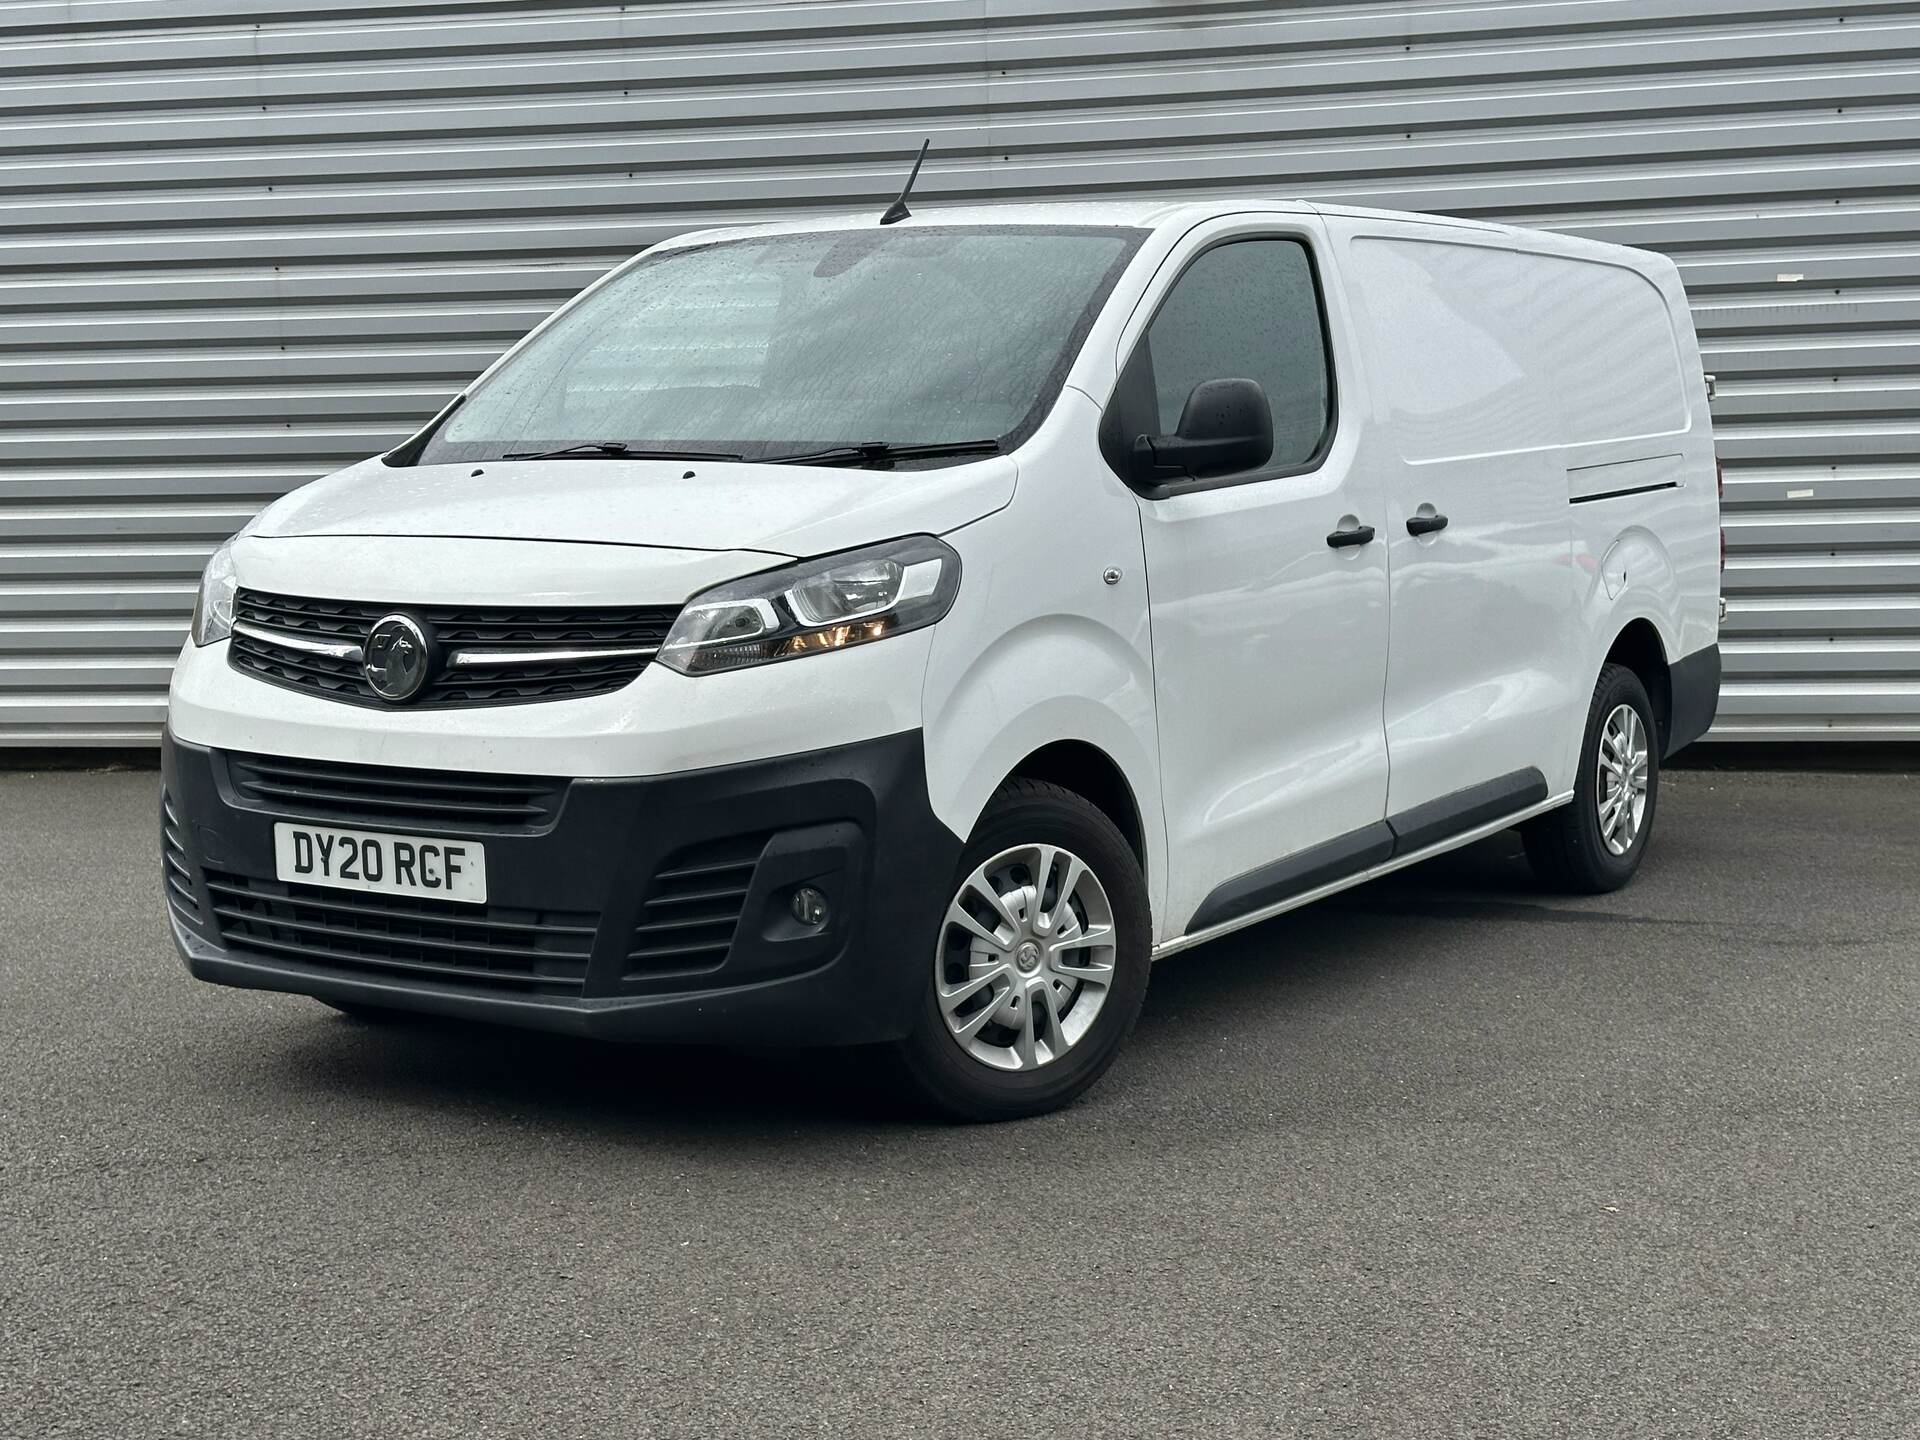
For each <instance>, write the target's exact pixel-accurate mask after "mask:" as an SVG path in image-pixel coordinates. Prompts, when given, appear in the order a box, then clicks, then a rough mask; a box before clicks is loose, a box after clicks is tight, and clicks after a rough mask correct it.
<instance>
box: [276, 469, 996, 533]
mask: <svg viewBox="0 0 1920 1440" xmlns="http://www.w3.org/2000/svg"><path fill="white" fill-rule="evenodd" d="M688 471H692V472H693V475H692V478H687V472H688ZM1014 474H1015V470H1014V465H1013V462H1012V461H1011V460H1008V459H1006V458H1005V457H1003V456H992V457H989V458H987V459H986V460H984V461H981V462H977V463H973V464H958V465H952V466H946V467H942V468H939V469H932V470H841V469H831V468H826V467H822V466H817V465H749V464H740V463H728V462H722V461H702V460H673V461H666V460H601V459H593V460H509V461H489V462H485V463H482V464H477V465H430V466H411V467H402V466H389V465H387V464H385V463H383V462H382V461H380V460H378V459H373V460H364V461H362V462H361V463H360V464H358V465H353V466H349V467H348V468H347V469H345V470H341V471H338V472H337V473H335V474H333V475H329V476H327V477H326V478H325V479H322V480H316V481H314V482H313V483H312V484H311V485H307V486H304V487H302V488H301V489H299V490H296V491H294V492H293V493H292V494H291V495H288V496H286V497H285V498H284V499H282V500H280V501H279V502H277V503H276V504H274V505H272V506H270V507H269V508H268V510H267V511H266V513H265V514H264V515H263V516H262V517H261V520H260V523H259V525H258V527H257V528H256V529H255V531H254V534H255V535H257V536H259V537H261V538H273V537H292V536H403V535H404V536H437V537H449V538H465V539H487V540H562V541H583V542H593V543H597V544H602V545H645V546H654V547H660V548H663V549H671V550H727V551H736V550H755V551H762V552H767V553H771V554H776V555H789V556H796V557H799V556H807V555H820V554H825V553H828V552H830V551H834V550H846V549H851V548H853V547H854V546H856V545H865V544H869V543H872V542H874V541H878V540H888V539H891V538H893V537H894V536H896V535H912V534H939V533H941V532H943V531H946V530H951V529H954V528H955V527H956V526H960V525H964V524H966V523H968V522H969V521H971V520H977V519H979V518H980V517H981V516H982V515H987V514H990V513H992V512H993V511H995V510H998V509H1000V508H1002V507H1003V506H1005V505H1006V504H1007V502H1008V501H1009V500H1011V499H1012V498H1013V482H1014Z"/></svg>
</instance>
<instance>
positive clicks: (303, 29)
mask: <svg viewBox="0 0 1920 1440" xmlns="http://www.w3.org/2000/svg"><path fill="white" fill-rule="evenodd" d="M1917 81H1920V3H1887V0H1879V3H1876V0H1793V3H1787V0H1499V3H1493V0H1488V3H1474V0H1460V3H1448V4H1421V3H1407V0H1394V3H1373V4H1351V3H1349V4H1323V3H1300V4H1288V5H1276V4H1255V3H1235V0H1195V3H1174V0H965V3H962V0H857V3H855V0H847V3H830V4H778V3H773V4H760V5H735V4H714V5H649V4H627V5H614V4H596V5H580V4H573V5H566V4H557V3H539V0H521V3H510V0H340V3H333V4H320V3H306V0H11V3H9V0H0V335H3V336H4V337H5V338H4V343H0V743H7V742H12V743H27V744H68V743H87V742H100V743H129V742H144V741H147V740H150V739H152V738H153V737H154V735H155V734H156V731H157V727H158V726H159V723H160V720H161V714H162V704H163V695H164V688H165V684H166V677H167V670H168V666H169V664H170V662H171V658H172V655H173V652H174V651H175V650H176V649H177V647H178V645H179V643H180V640H181V637H182V633H183V629H184V624H185V617H186V615H187V612H188V609H189V607H190V604H191V596H192V590H193V586H194V582H195V577H196V575H197V573H198V571H199V568H200V566H201V563H202V562H203V560H204V559H205V557H206V555H207V553H208V551H209V550H210V549H211V548H212V546H213V545H214V544H215V543H216V542H217V541H218V540H219V539H220V538H221V537H222V536H224V535H226V534H228V533H229V532H231V531H232V530H234V529H235V528H237V527H238V526H239V525H241V524H242V523H243V522H244V521H245V520H246V518H247V517H248V515H249V514H251V513H252V511H253V510H254V509H255V508H256V507H258V506H259V505H260V504H261V503H262V502H263V501H265V500H266V499H268V498H269V497H271V496H273V495H276V494H278V493H280V492H281V491H283V490H285V489H287V488H288V487H290V486H293V485H295V484H298V483H299V482H300V481H302V480H304V479H307V478H309V477H311V476H314V475H317V474H320V473H323V472H324V471H326V470H328V469H331V468H333V467H335V466H337V465H339V464H341V463H344V462H346V461H350V460H353V459H356V458H358V457H360V456H362V455H365V454H367V453H369V452H371V451H374V450H376V449H379V448H382V447H384V446H386V445H387V444H388V443H389V442H391V441H393V440H395V439H396V438H398V437H399V436H401V435H402V434H404V433H406V432H407V431H408V430H409V429H410V428H412V427H413V426H414V425H415V423H416V422H417V421H418V420H419V419H420V418H421V417H423V416H425V415H426V414H427V413H428V412H430V411H432V410H433V409H434V408H435V407H436V406H437V405H438V404H439V403H440V402H441V400H442V398H443V397H445V396H446V395H447V394H449V393H450V392H451V391H452V390H453V389H454V388H455V387H456V386H457V385H458V383H459V382H460V381H461V380H463V379H464V378H465V377H467V376H469V375H471V374H472V373H473V372H474V371H476V370H478V369H479V368H480V367H481V366H482V365H483V364H485V363H486V361H487V360H488V359H489V358H490V357H491V356H492V355H494V354H495V353H496V352H497V351H498V350H499V349H500V348H501V347H503V346H504V345H505V344H507V343H508V342H509V341H510V340H512V339H513V338H514V337H515V336H517V335H519V334H520V333H521V332H522V331H524V330H525V329H526V328H527V327H528V326H530V325H531V324H533V322H534V321H535V320H537V319H538V318H539V317H540V316H542V315H543V314H545V313H546V312H547V311H548V310H549V309H550V308H551V307H552V306H553V305H555V304H556V303H557V302H559V301H560V300H561V299H563V298H564V297H566V296H567V295H569V294H570V293H572V292H573V291H574V290H576V289H578V288H579V287H580V286H581V285H583V284H584V283H585V282H586V281H588V280H589V279H591V278H592V277H593V276H594V275H596V274H597V273H599V272H600V271H601V270H602V269H603V268H604V267H606V266H607V265H609V264H611V263H612V262H613V261H615V260H617V259H619V258H621V257H624V256H625V255H627V254H629V253H631V252H632V251H634V250H636V249H638V248H640V247H642V246H644V245H646V244H647V243H648V242H650V241H652V240H654V239H656V238H657V237H660V236H663V235H667V234H670V233H673V232H675V231H678V230H683V229H688V228H691V227H694V226H698V225H704V224H709V223H712V222H715V221H718V220H723V219H733V218H739V217H751V216H776V215H783V214H789V213H795V212H799V211H803V210H808V209H818V208H822V207H845V206H868V207H870V206H875V205H877V204H879V203H880V202H881V200H882V199H883V197H884V196H886V195H887V194H889V193H890V192H891V190H892V189H893V188H894V187H895V186H896V185H897V183H898V179H899V177H900V174H901V171H902V169H903V167H904V164H905V162H906V159H907V157H908V155H909V154H910V152H911V151H912V149H913V148H914V147H915V146H916V145H917V144H918V142H919V140H920V138H921V137H922V136H926V135H931V136H932V137H933V139H934V154H933V158H932V159H931V160H930V161H929V163H928V167H927V170H926V173H925V174H924V175H923V176H922V179H921V183H920V190H921V192H922V193H923V194H924V195H927V196H928V197H930V198H931V197H967V198H980V197H992V196H1008V197H1032V196H1066V195H1076V194H1089V195H1091V194H1102V193H1108V192H1112V191H1117V190H1147V191H1155V192H1162V193H1168V194H1173V193H1184V194H1203V193H1206V192H1209V191H1234V190H1239V191H1251V192H1257V193H1263V194H1286V195H1303V196H1307V197H1310V198H1312V197H1327V198H1334V197H1337V198H1340V199H1344V200H1349V201H1355V202H1359V203H1367V204H1378V205H1385V206H1393V207H1404V208H1410V209H1422V210H1435V211H1444V212H1450V213H1454V214H1460V215H1473V216H1482V217H1489V218H1495V219H1502V220H1512V221H1517V222H1520V223H1523V224H1532V225H1542V226H1548V227H1553V228H1558V229H1564V230H1570V231H1575V232H1577V233H1580V234H1585V235H1593V236H1597V237H1600V238H1603V239H1608V240H1615V241H1622V242H1625V243H1628V244H1633V245H1645V246H1651V247H1653V248H1656V249H1662V250H1665V251H1667V252H1669V253H1671V254H1672V255H1673V256H1674V257H1675V258H1676V259H1677V260H1678V261H1679V262H1680V264H1681V266H1682V268H1683V270H1684V272H1685V275H1686V279H1687V283H1688V285H1689V287H1690V288H1691V289H1692V291H1693V294H1694V296H1695V300H1696V305H1697V310H1698V318H1699V324H1700V329H1701V334H1702V338H1703V341H1704V343H1705V345H1706V348H1707V350H1708V352H1709V363H1710V367H1711V368H1712V369H1714V370H1715V371H1717V372H1718V374H1719V376H1720V379H1721V398H1720V400H1719V401H1718V403H1717V405H1716V413H1717V414H1718V416H1719V420H1720V425H1721V437H1722V438H1721V451H1722V454H1723V456H1724V458H1725V459H1726V460H1727V461H1728V486H1727V503H1728V527H1729V536H1730V542H1731V546H1732V558H1731V561H1730V563H1729V567H1728V572H1727V589H1728V592H1729V597H1730V601H1731V606H1732V613H1731V615H1730V617H1729V620H1728V626H1727V635H1726V637H1725V638H1726V642H1727V643H1726V650H1727V668H1728V676H1727V687H1726V692H1725V697H1724V699H1723V702H1722V706H1721V715H1722V721H1721V724H1720V726H1719V727H1718V732H1717V733H1720V734H1723V735H1739V736H1778V737H1783V738H1791V737H1815V736H1818V737H1825V736H1831V735H1836V734H1838V735H1851V736H1861V737H1881V738H1893V737H1902V738H1920V422H1917V421H1916V417H1915V410H1916V401H1917V400H1920V234H1916V219H1917V218H1920V84H1917V83H1916V82H1917Z"/></svg>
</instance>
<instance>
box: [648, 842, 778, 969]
mask: <svg viewBox="0 0 1920 1440" xmlns="http://www.w3.org/2000/svg"><path fill="white" fill-rule="evenodd" d="M768 838H769V837H768V836H767V835H766V834H755V835H736V836H732V837H730V838H728V839H725V840H715V841H711V842H709V843H707V844H704V845H695V846H692V847H690V848H688V849H685V850H677V851H675V852H674V853H673V854H671V855H669V856H667V858H666V859H665V860H664V861H662V862H661V864H660V868H659V869H658V870H656V871H654V874H653V883H652V884H651V885H649V886H648V887H647V902H646V904H645V905H643V906H642V907H641V909H640V919H639V921H638V923H637V924H635V926H634V929H633V940H632V944H631V946H630V948H629V949H628V951H627V973H628V974H630V975H639V974H653V973H656V972H658V971H663V970H707V969H712V968H713V967H714V966H716V965H719V964H721V963H722V962H724V961H725V960H726V958H727V952H728V951H729V950H731V949H732V948H733V932H734V931H735V930H736V929H738V928H739V925H740V915H741V912H742V911H743V910H745V909H746V905H747V894H748V892H749V891H750V890H751V889H752V887H753V872H754V868H755V867H756V866H757V865H758V864H759V863H760V852H761V851H763V850H765V849H766V848H767V840H768Z"/></svg>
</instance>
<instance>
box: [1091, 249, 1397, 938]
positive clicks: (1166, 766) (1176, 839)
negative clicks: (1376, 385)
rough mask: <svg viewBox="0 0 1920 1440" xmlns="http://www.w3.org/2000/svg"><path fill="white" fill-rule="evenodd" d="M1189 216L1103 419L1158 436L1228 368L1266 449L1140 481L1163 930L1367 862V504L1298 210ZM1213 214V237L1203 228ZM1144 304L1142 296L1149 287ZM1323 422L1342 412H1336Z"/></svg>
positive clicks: (1380, 806) (1378, 599)
mask: <svg viewBox="0 0 1920 1440" xmlns="http://www.w3.org/2000/svg"><path fill="white" fill-rule="evenodd" d="M1280 219H1284V222H1285V223H1282V224H1273V223H1269V224H1267V225H1264V226H1262V227H1261V228H1258V229H1250V228H1247V227H1246V226H1245V225H1244V222H1243V224H1242V225H1241V227H1240V228H1238V229H1235V228H1233V227H1232V225H1231V223H1229V224H1228V225H1226V226H1221V227H1212V233H1210V234H1209V233H1206V232H1204V231H1202V232H1196V233H1195V235H1194V236H1192V237H1190V244H1189V248H1188V250H1187V253H1186V255H1185V257H1184V259H1176V260H1170V261H1169V262H1168V263H1169V266H1170V267H1177V269H1178V274H1177V278H1175V279H1174V280H1173V281H1172V283H1171V284H1170V285H1169V286H1168V287H1167V288H1166V289H1165V290H1164V291H1162V292H1161V294H1160V298H1159V300H1158V303H1157V305H1156V306H1155V308H1154V310H1153V314H1152V318H1151V319H1150V320H1149V321H1148V322H1147V324H1146V326H1145V328H1144V330H1143V331H1141V332H1140V333H1139V335H1138V338H1137V340H1136V341H1135V342H1134V343H1133V345H1132V346H1131V349H1130V352H1129V353H1128V354H1126V355H1125V357H1124V359H1123V365H1122V372H1121V376H1122V378H1121V380H1120V383H1119V385H1118V387H1117V389H1116V393H1115V398H1114V407H1113V408H1114V410H1115V414H1114V416H1113V417H1112V420H1111V424H1110V429H1109V435H1110V437H1113V438H1117V439H1120V440H1121V441H1122V442H1123V443H1130V442H1131V437H1132V436H1133V435H1136V434H1139V433H1148V434H1159V435H1164V434H1169V433H1171V432H1172V431H1173V430H1174V429H1175V427H1176V426H1177V425H1178V423H1179V419H1180V415H1181V412H1182V410H1183V408H1184V407H1185V404H1186V401H1187V398H1188V396H1189V395H1190V394H1191V393H1192V391H1193V388H1194V387H1195V386H1196V385H1198V384H1201V383H1202V382H1204V381H1208V380H1217V379H1224V378H1239V377H1246V378H1251V379H1253V380H1256V381H1258V382H1259V383H1260V385H1261V386H1262V388H1263V390H1264V391H1265V393H1266V396H1267V400H1268V404H1269V406H1270V407H1271V410H1272V417H1273V433H1274V445H1273V453H1272V455H1271V456H1270V457H1269V458H1268V460H1267V462H1266V463H1265V464H1263V465H1260V466H1258V467H1256V468H1254V469H1251V470H1248V471H1246V472H1244V473H1240V474H1230V475H1224V476H1210V477H1208V478H1205V479H1198V480H1176V481H1174V482H1171V483H1163V484H1156V485H1152V486H1146V487H1140V489H1141V493H1140V498H1139V508H1140V523H1141V528H1142V531H1143V533H1144V539H1145V550H1146V559H1147V573H1148V581H1149V593H1150V610H1151V616H1152V631H1153V661H1154V689H1155V695H1156V700H1157V705H1158V710H1159V731H1160V775H1161V788H1162V803H1163V805H1164V807H1165V813H1166V819H1167V840H1168V846H1167V848H1168V853H1169V855H1170V857H1171V859H1170V865H1169V874H1168V876H1167V880H1168V904H1167V917H1168V920H1169V921H1170V922H1171V935H1180V934H1182V933H1186V934H1192V933H1195V932H1197V931H1199V930H1203V929H1207V928H1209V927H1211V926H1214V925H1218V924H1223V923H1226V922H1227V921H1230V920H1233V919H1236V918H1239V917H1241V916H1245V915H1248V914H1251V913H1253V912H1255V911H1257V910H1260V909H1262V908H1265V907H1266V906H1268V905H1271V904H1274V903H1276V902H1277V901H1279V900H1282V899H1286V898H1290V897H1291V896H1292V895H1295V894H1300V893H1304V892H1305V891H1307V890H1310V889H1313V888H1315V886H1317V885H1319V884H1325V883H1327V882H1328V881H1330V880H1333V879H1339V878H1343V877H1344V876H1346V875H1350V874H1353V873H1355V872H1357V871H1358V870H1360V869H1364V868H1366V867H1367V866H1368V865H1371V864H1374V863H1377V862H1378V861H1379V860H1382V859H1385V858H1386V855H1387V854H1388V853H1389V851H1390V849H1391V843H1392V837H1391V834H1390V832H1388V831H1387V829H1386V825H1385V816H1386V803H1387V749H1386V733H1385V727H1384V721H1383V718H1382V706H1383V698H1384V693H1385V687H1386V659H1387V554H1386V552H1387V547H1386V545H1385V544H1384V543H1381V540H1379V539H1375V538H1372V535H1371V533H1370V532H1369V527H1372V528H1373V529H1375V530H1378V531H1379V532H1380V533H1381V535H1382V536H1384V533H1385V527H1386V522H1387V516H1386V500H1385V491H1384V483H1383V477H1384V472H1383V471H1382V470H1381V469H1380V467H1378V466H1375V465H1372V464H1369V463H1366V460H1365V457H1364V456H1363V454H1362V450H1361V445H1360V443H1359V439H1358V436H1359V432H1360V430H1361V426H1360V425H1359V424H1358V423H1357V421H1358V415H1357V413H1351V414H1348V415H1345V416H1343V415H1342V411H1341V403H1340V391H1341V384H1340V382H1341V381H1342V379H1344V378H1346V377H1347V374H1348V373H1349V372H1350V369H1351V366H1352V364H1353V346H1352V344H1351V342H1350V340H1349V339H1348V336H1347V332H1346V330H1345V327H1344V323H1342V322H1338V321H1336V320H1335V319H1334V318H1333V316H1334V315H1335V314H1337V313H1338V311H1337V307H1335V309H1334V311H1333V313H1332V314H1330V307H1329V305H1328V303H1327V300H1328V298H1329V297H1328V294H1327V290H1326V287H1325V286H1324V285H1323V281H1322V271H1321V264H1322V259H1323V252H1322V250H1321V247H1320V245H1319V243H1318V242H1319V240H1320V234H1319V231H1318V226H1317V222H1315V221H1314V220H1313V219H1312V218H1311V217H1268V220H1269V222H1272V221H1275V220H1280ZM1223 232H1224V233H1223ZM1149 304H1153V302H1152V301H1150V302H1149ZM1343 421H1344V422H1345V423H1343Z"/></svg>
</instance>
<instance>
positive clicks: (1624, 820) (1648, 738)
mask: <svg viewBox="0 0 1920 1440" xmlns="http://www.w3.org/2000/svg"><path fill="white" fill-rule="evenodd" d="M1658 733H1659V732H1658V731H1657V730H1656V729H1655V728H1654V722H1653V705H1652V703H1651V702H1650V701H1649V700H1648V699H1647V691H1646V687H1645V686H1644V685H1642V684H1641V683H1640V677H1639V676H1638V675H1636V674H1634V673H1633V671H1631V670H1629V669H1627V667H1626V666H1624V665H1607V666H1604V667H1602V669H1601V671H1600V680H1599V683H1598V684H1597V685H1595V686H1594V690H1593V703H1592V704H1591V705H1590V706H1589V707H1588V709H1587V731H1586V737H1585V739H1584V741H1583V742H1582V744H1581V746H1580V769H1579V774H1578V777H1577V779H1576V780H1575V783H1574V791H1573V802H1572V803H1571V804H1569V805H1563V806H1561V807H1560V808H1559V809H1558V810H1555V811H1553V812H1552V813H1550V814H1547V815H1542V816H1540V817H1539V818H1538V819H1535V820H1531V821H1529V822H1527V824H1526V825H1524V826H1522V827H1521V836H1522V838H1523V839H1524V840H1525V842H1526V847H1527V859H1528V860H1529V861H1531V862H1532V865H1533V871H1534V874H1535V875H1536V876H1538V877H1539V879H1540V882H1541V883H1542V884H1543V885H1546V886H1547V887H1549V888H1550V889H1554V890H1564V891H1569V892H1572V893H1574V894H1582V895H1598V894H1602V893H1604V892H1606V891H1608V890H1618V889H1619V888H1620V887H1621V886H1622V885H1624V884H1626V883H1627V881H1629V880H1631V879H1632V878H1633V872H1634V871H1636V870H1638V869H1639V868H1640V861H1641V858H1642V857H1643V856H1644V855H1645V854H1646V850H1647V842H1648V840H1649V838H1650V837H1651V836H1652V833H1653V813H1654V807H1655V803H1656V802H1657V801H1658V799H1659V796H1660V753H1659V745H1658V742H1657V739H1656V737H1657V735H1658Z"/></svg>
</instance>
